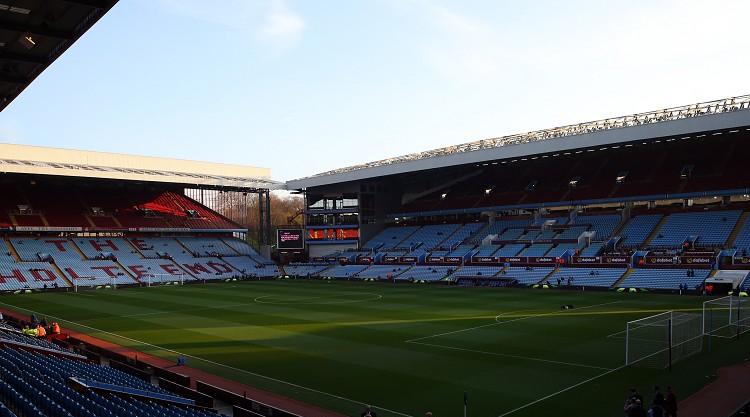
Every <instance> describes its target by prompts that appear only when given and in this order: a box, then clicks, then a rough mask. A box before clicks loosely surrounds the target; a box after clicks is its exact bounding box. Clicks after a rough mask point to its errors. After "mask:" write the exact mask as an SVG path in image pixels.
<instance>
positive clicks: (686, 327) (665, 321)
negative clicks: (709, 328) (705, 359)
mask: <svg viewBox="0 0 750 417" xmlns="http://www.w3.org/2000/svg"><path fill="white" fill-rule="evenodd" d="M701 321H702V317H701V315H700V314H692V313H682V312H676V311H667V312H664V313H660V314H655V315H653V316H649V317H644V318H642V319H638V320H633V321H629V322H628V324H627V328H626V330H625V365H639V366H644V367H648V368H658V369H666V368H669V369H671V368H672V364H674V363H676V362H679V361H681V360H683V359H685V358H688V357H690V356H692V355H695V354H698V353H700V352H701V351H702V350H703V331H702V323H701Z"/></svg>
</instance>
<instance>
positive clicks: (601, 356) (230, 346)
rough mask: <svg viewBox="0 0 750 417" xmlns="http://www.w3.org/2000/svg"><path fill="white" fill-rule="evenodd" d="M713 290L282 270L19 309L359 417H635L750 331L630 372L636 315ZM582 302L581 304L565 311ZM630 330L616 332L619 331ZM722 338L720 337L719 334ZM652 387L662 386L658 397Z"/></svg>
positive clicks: (728, 357)
mask: <svg viewBox="0 0 750 417" xmlns="http://www.w3.org/2000/svg"><path fill="white" fill-rule="evenodd" d="M703 301H704V299H703V298H700V297H695V296H671V295H657V294H645V293H639V294H622V293H615V292H590V291H586V292H581V291H557V290H530V289H490V288H457V287H448V286H428V285H412V284H398V285H393V284H384V283H362V282H358V283H354V282H352V283H349V282H330V281H328V282H327V281H303V280H279V281H264V282H232V283H217V284H207V285H187V286H165V287H152V288H137V289H136V288H131V289H118V290H98V291H84V292H81V293H78V294H75V293H46V294H31V295H14V296H4V297H2V298H0V303H2V305H3V306H5V307H13V308H15V309H17V310H19V311H22V312H26V313H28V312H29V311H34V312H37V314H40V315H46V316H47V317H48V318H56V319H58V320H64V321H63V322H62V323H63V326H64V327H68V328H73V329H75V330H79V331H84V332H86V333H89V334H91V335H93V336H96V337H99V338H102V339H105V340H109V341H112V342H115V343H118V344H121V345H126V346H130V347H133V348H136V349H138V350H141V351H144V352H146V353H150V354H153V355H157V356H162V357H165V358H169V359H172V360H174V359H175V358H176V357H177V355H178V352H179V353H182V354H184V355H185V356H186V357H187V358H188V365H190V366H194V367H197V368H201V369H204V370H207V371H210V372H212V373H215V374H218V375H221V376H224V377H227V378H230V379H235V380H238V381H240V382H243V383H247V384H249V385H253V386H256V387H258V388H263V389H267V390H270V391H274V392H278V393H280V394H284V395H287V396H290V397H294V398H297V399H300V400H303V401H307V402H310V403H314V404H317V405H320V406H323V407H327V408H329V409H333V410H336V411H340V412H342V413H344V414H348V415H355V414H356V415H358V413H359V412H360V411H361V409H362V405H363V404H372V405H373V406H374V407H375V409H376V410H377V411H378V414H379V415H380V416H381V417H389V416H421V415H423V414H424V412H426V411H432V412H433V413H435V415H436V416H451V415H452V416H457V415H461V414H462V412H463V393H464V391H466V392H467V393H468V398H469V407H468V410H469V415H470V416H472V417H474V416H477V417H491V416H506V415H507V416H515V417H523V416H527V417H529V416H552V415H569V416H574V415H575V416H578V417H584V416H592V417H593V416H596V417H603V416H618V417H619V416H621V415H622V408H621V407H622V402H623V400H624V398H625V393H626V390H627V388H628V387H630V386H636V387H638V388H639V389H640V390H641V391H642V392H644V393H646V394H648V393H649V392H650V387H651V386H652V385H653V384H655V383H658V384H660V385H663V386H664V385H668V384H671V385H673V386H675V387H676V390H677V393H678V395H680V396H683V397H684V396H686V395H687V394H689V393H690V392H693V391H695V390H696V389H698V388H699V387H701V386H702V385H704V384H706V383H707V382H709V381H710V378H711V376H712V375H713V374H714V373H715V370H716V369H717V368H718V367H719V366H721V365H723V364H727V363H734V362H739V361H741V360H743V359H744V358H745V356H746V352H747V351H748V346H749V342H748V341H747V340H746V339H741V340H740V341H730V340H726V339H716V340H712V342H711V348H712V352H710V353H709V352H705V353H703V354H700V355H698V356H694V357H693V358H691V359H689V360H687V361H684V362H681V363H679V364H677V365H676V366H675V367H674V369H673V370H672V372H671V373H670V372H668V371H666V370H654V369H646V368H641V367H627V368H623V367H622V365H623V363H624V355H625V354H624V340H623V339H622V338H621V337H618V336H621V335H616V334H615V333H617V332H620V331H622V330H624V328H625V323H626V322H627V321H629V320H634V319H638V318H641V317H645V316H649V315H652V314H655V313H659V312H663V311H665V310H672V309H679V310H687V311H694V312H696V313H697V312H699V311H700V309H701V304H702V302H703ZM565 304H572V305H574V306H575V309H573V310H567V311H563V310H561V309H560V306H562V305H565ZM613 334H615V335H614V336H612V335H613ZM705 345H706V346H707V345H708V344H705ZM647 398H648V395H647Z"/></svg>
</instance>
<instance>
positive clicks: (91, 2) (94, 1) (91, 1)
mask: <svg viewBox="0 0 750 417" xmlns="http://www.w3.org/2000/svg"><path fill="white" fill-rule="evenodd" d="M64 1H65V2H67V3H75V4H82V5H84V6H91V7H96V8H97V9H108V8H110V7H112V4H113V2H112V1H111V0H64Z"/></svg>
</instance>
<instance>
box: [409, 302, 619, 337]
mask: <svg viewBox="0 0 750 417" xmlns="http://www.w3.org/2000/svg"><path fill="white" fill-rule="evenodd" d="M620 302H622V301H610V302H607V303H600V304H593V305H589V306H584V307H578V308H574V309H573V310H584V309H587V308H594V307H600V306H604V305H610V304H616V303H620ZM565 311H572V310H562V311H555V312H550V313H540V314H533V315H530V316H524V317H518V318H515V319H511V320H506V321H498V318H499V317H500V316H504V315H508V314H512V313H517V312H518V311H507V312H505V313H500V314H498V315H497V316H495V323H489V324H482V325H479V326H474V327H468V328H466V329H459V330H453V331H450V332H445V333H438V334H433V335H430V336H423V337H417V338H415V339H409V340H406V343H411V342H416V341H419V340H425V339H432V338H435V337H440V336H447V335H450V334H456V333H463V332H468V331H470V330H476V329H481V328H483V327H490V326H497V325H500V324H506V323H513V322H517V321H521V320H528V319H533V318H536V317H544V316H554V315H557V314H560V313H561V312H565Z"/></svg>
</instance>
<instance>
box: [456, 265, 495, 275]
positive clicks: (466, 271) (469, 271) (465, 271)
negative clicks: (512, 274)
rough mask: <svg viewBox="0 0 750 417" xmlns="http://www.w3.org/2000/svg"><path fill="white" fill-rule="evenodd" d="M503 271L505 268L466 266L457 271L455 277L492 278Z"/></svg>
mask: <svg viewBox="0 0 750 417" xmlns="http://www.w3.org/2000/svg"><path fill="white" fill-rule="evenodd" d="M502 270H503V268H502V267H499V266H464V267H462V268H461V269H459V270H457V271H456V272H455V274H454V275H456V276H482V277H491V276H494V275H497V274H498V273H499V272H500V271H502Z"/></svg>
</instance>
